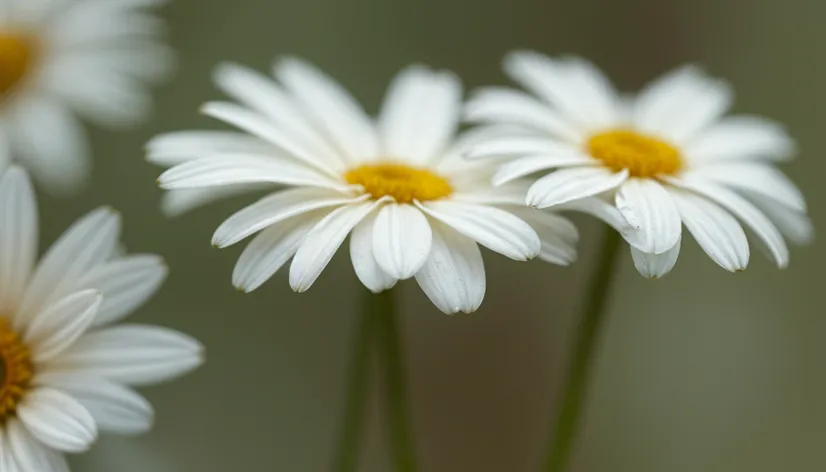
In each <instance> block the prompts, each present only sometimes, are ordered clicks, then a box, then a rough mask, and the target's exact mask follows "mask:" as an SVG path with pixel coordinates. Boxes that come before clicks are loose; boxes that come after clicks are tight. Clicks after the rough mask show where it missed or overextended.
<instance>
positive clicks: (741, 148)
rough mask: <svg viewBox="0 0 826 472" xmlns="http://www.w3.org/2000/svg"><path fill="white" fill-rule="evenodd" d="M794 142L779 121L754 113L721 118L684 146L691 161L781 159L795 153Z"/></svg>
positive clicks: (788, 157) (785, 158)
mask: <svg viewBox="0 0 826 472" xmlns="http://www.w3.org/2000/svg"><path fill="white" fill-rule="evenodd" d="M795 151H796V149H795V143H794V141H793V140H792V139H791V138H790V137H789V135H788V133H786V130H785V129H784V128H783V126H781V125H780V124H778V123H775V122H773V121H770V120H767V119H765V118H760V117H756V116H731V117H727V118H723V119H722V120H720V121H719V122H718V123H717V124H715V125H713V126H712V127H710V128H709V129H707V130H706V131H705V132H703V133H701V134H700V135H699V136H698V137H697V139H695V140H693V141H692V142H691V143H689V144H688V146H687V147H686V149H685V155H686V156H687V157H688V158H690V159H692V160H698V161H699V160H711V159H722V160H735V159H744V160H745V159H768V160H777V161H784V160H788V159H790V158H791V157H792V156H793V155H794V153H795Z"/></svg>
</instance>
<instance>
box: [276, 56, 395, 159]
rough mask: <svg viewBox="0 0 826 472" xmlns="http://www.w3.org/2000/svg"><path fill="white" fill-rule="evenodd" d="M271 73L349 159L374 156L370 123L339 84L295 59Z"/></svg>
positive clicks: (374, 139) (373, 132)
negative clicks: (273, 73)
mask: <svg viewBox="0 0 826 472" xmlns="http://www.w3.org/2000/svg"><path fill="white" fill-rule="evenodd" d="M274 72H275V76H276V77H277V78H278V79H279V80H281V82H282V83H283V84H284V85H285V86H286V87H287V90H288V91H290V92H291V93H292V94H293V95H294V96H295V98H296V99H297V100H298V101H299V102H300V103H301V104H302V105H304V107H305V109H306V113H307V114H308V115H310V116H311V117H312V118H313V119H314V120H315V122H316V123H317V124H318V125H319V126H320V127H321V128H322V129H323V130H324V131H326V133H327V134H328V135H329V136H330V137H332V138H333V140H334V141H335V143H336V145H337V146H338V147H339V148H340V149H341V150H342V151H344V152H345V153H346V154H347V155H348V156H349V157H350V158H351V159H353V160H357V159H360V158H364V157H372V156H376V155H378V152H379V145H378V139H377V135H376V130H375V127H374V125H373V122H372V120H371V119H370V117H368V116H367V114H366V113H365V112H364V109H363V108H362V107H361V105H359V104H358V102H357V101H356V100H355V99H354V98H353V97H352V96H351V95H350V94H349V93H348V92H347V91H346V90H345V89H344V88H343V87H342V86H341V85H339V84H338V83H336V82H335V81H334V80H333V79H332V78H330V77H329V76H327V75H326V74H324V73H323V72H321V71H320V70H318V69H317V68H315V67H314V66H312V65H310V64H308V63H307V62H305V61H302V60H299V59H295V58H288V59H283V60H281V61H279V62H278V64H276V66H275V70H274Z"/></svg>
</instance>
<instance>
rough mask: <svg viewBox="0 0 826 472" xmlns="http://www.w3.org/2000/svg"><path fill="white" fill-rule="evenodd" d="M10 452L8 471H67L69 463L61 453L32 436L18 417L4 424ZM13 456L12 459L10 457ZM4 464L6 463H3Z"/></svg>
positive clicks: (6, 442)
mask: <svg viewBox="0 0 826 472" xmlns="http://www.w3.org/2000/svg"><path fill="white" fill-rule="evenodd" d="M6 434H7V438H6V441H5V444H4V445H6V444H8V447H9V449H10V454H9V455H8V456H7V458H8V459H9V462H8V465H9V466H10V467H9V468H8V469H4V471H6V470H8V472H31V471H38V472H69V464H67V463H66V459H65V458H64V457H63V454H61V453H59V452H57V451H55V450H53V449H51V448H49V447H47V446H46V445H44V444H43V443H42V442H41V441H40V440H39V439H37V438H35V437H34V436H32V434H31V433H30V432H29V431H28V430H27V429H26V427H25V426H23V424H22V423H21V422H20V420H19V419H17V418H13V419H11V420H9V422H8V423H7V425H6ZM12 457H13V460H11V458H12ZM4 465H6V464H4Z"/></svg>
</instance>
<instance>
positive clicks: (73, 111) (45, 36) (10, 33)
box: [0, 0, 174, 193]
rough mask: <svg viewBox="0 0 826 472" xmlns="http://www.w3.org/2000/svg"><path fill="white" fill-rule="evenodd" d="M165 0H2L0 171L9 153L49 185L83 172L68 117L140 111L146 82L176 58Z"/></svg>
mask: <svg viewBox="0 0 826 472" xmlns="http://www.w3.org/2000/svg"><path fill="white" fill-rule="evenodd" d="M164 1H165V0H0V169H3V168H5V167H6V166H8V164H9V163H10V162H13V161H17V162H19V163H20V164H21V165H23V166H25V167H27V168H28V169H29V170H30V171H31V172H32V173H33V174H34V177H35V178H36V179H37V180H38V181H39V183H41V184H43V185H44V187H45V189H46V190H48V191H50V192H58V193H60V192H69V191H74V190H77V189H78V188H79V187H80V186H82V185H83V184H84V183H85V180H86V179H87V177H88V175H89V171H90V165H91V162H90V156H89V150H88V149H87V145H86V138H85V136H84V130H83V128H82V126H81V124H80V123H79V122H78V119H77V117H76V115H79V116H81V117H83V118H87V119H89V120H92V121H93V122H95V123H96V124H99V125H100V126H104V127H122V126H128V125H131V124H134V123H136V122H137V121H138V120H140V119H142V118H144V117H145V116H146V115H147V113H148V112H149V109H150V106H151V104H152V100H151V96H150V95H149V93H148V90H147V87H148V85H149V84H151V83H155V82H158V81H160V80H161V79H163V78H164V77H165V76H166V75H167V74H168V73H169V72H170V71H171V70H172V66H173V64H174V55H173V53H172V51H171V50H170V49H169V48H168V47H167V46H165V45H164V44H162V43H161V42H160V36H161V34H162V33H163V31H164V24H163V22H162V21H161V20H160V19H159V18H156V17H155V16H153V15H151V14H150V13H149V12H148V11H147V9H148V7H153V6H156V5H158V4H161V3H163V2H164Z"/></svg>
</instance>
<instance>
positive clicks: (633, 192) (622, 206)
mask: <svg viewBox="0 0 826 472" xmlns="http://www.w3.org/2000/svg"><path fill="white" fill-rule="evenodd" d="M616 204H617V209H618V210H619V211H620V213H622V215H623V216H624V217H625V219H626V220H627V221H628V223H629V224H630V225H631V226H633V227H634V228H636V229H637V230H638V231H639V236H640V240H639V242H640V244H639V245H638V246H637V249H639V250H640V251H642V252H647V253H651V254H662V253H664V252H666V251H668V250H669V249H671V248H672V247H674V245H675V244H677V241H678V240H679V239H680V235H681V234H682V222H681V221H680V212H679V211H678V210H677V206H676V205H674V202H673V201H672V199H671V196H670V195H669V194H668V192H667V191H666V190H665V188H663V186H662V185H660V184H659V183H658V182H657V181H655V180H652V179H635V178H632V179H629V180H628V181H627V182H625V183H624V184H622V186H620V189H619V191H618V192H617V195H616Z"/></svg>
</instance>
